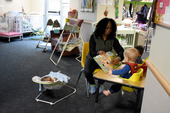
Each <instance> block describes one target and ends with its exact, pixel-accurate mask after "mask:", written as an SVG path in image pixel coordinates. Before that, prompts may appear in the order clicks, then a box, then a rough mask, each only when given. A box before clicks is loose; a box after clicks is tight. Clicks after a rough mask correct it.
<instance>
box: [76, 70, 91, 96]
mask: <svg viewBox="0 0 170 113" xmlns="http://www.w3.org/2000/svg"><path fill="white" fill-rule="evenodd" d="M83 71H84V68H83V69H81V71H80V74H79V76H78V79H77V82H76V85H78V82H79V80H80V77H81V75H82V72H83ZM85 82H86V91H87V97H89V90H88V81H87V79H86V77H85Z"/></svg>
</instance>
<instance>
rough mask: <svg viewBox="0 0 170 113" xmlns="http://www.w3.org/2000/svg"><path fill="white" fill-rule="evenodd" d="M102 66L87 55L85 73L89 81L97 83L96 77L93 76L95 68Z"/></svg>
mask: <svg viewBox="0 0 170 113" xmlns="http://www.w3.org/2000/svg"><path fill="white" fill-rule="evenodd" d="M97 68H100V67H99V65H98V64H97V63H96V61H95V60H94V59H93V58H92V57H91V56H89V55H87V57H86V61H85V67H84V74H85V77H86V78H87V81H88V82H89V83H90V84H95V81H94V78H93V72H94V70H95V69H97Z"/></svg>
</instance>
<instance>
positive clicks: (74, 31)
mask: <svg viewBox="0 0 170 113" xmlns="http://www.w3.org/2000/svg"><path fill="white" fill-rule="evenodd" d="M65 30H68V31H70V34H69V36H68V38H67V41H66V42H61V39H62V37H63V33H64V31H65ZM77 33H79V37H80V38H81V42H80V43H79V44H75V45H72V47H73V48H72V49H74V48H75V47H79V46H80V44H81V43H82V42H83V43H84V41H83V38H82V35H81V32H80V27H78V26H77V24H75V25H69V23H66V24H65V26H64V29H63V31H62V33H61V34H60V37H59V39H58V41H57V43H56V45H55V47H54V49H53V51H52V54H51V56H50V60H51V61H52V62H53V63H54V65H56V66H57V65H58V63H59V62H60V60H61V57H62V55H63V53H64V51H67V49H66V48H67V46H68V45H67V44H68V42H69V40H70V38H71V36H73V37H76V34H77ZM79 37H78V38H79ZM60 42H61V43H64V47H63V49H62V52H61V54H60V57H59V59H58V61H57V63H56V62H55V61H54V60H53V59H52V57H53V54H54V52H55V50H56V48H57V45H58V44H59V43H60ZM72 49H71V50H72ZM71 50H68V51H71ZM79 57H80V56H78V57H76V60H78V58H79ZM78 61H79V60H78Z"/></svg>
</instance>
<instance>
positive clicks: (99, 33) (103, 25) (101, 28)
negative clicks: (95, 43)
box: [94, 18, 117, 38]
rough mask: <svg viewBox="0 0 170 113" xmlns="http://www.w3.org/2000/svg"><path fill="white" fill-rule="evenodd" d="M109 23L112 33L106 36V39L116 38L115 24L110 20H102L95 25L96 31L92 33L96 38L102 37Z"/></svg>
mask: <svg viewBox="0 0 170 113" xmlns="http://www.w3.org/2000/svg"><path fill="white" fill-rule="evenodd" d="M109 22H111V24H112V32H111V33H110V34H109V35H108V37H112V38H113V36H116V31H117V25H116V22H115V21H114V20H113V19H112V18H103V19H101V20H100V21H99V22H98V23H97V25H96V29H95V31H94V34H95V35H96V37H98V36H100V37H102V35H103V34H104V33H105V29H106V27H107V24H108V23H109Z"/></svg>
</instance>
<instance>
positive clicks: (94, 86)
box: [88, 84, 96, 94]
mask: <svg viewBox="0 0 170 113" xmlns="http://www.w3.org/2000/svg"><path fill="white" fill-rule="evenodd" d="M88 90H89V93H90V94H94V93H95V92H96V85H95V84H94V85H91V84H88Z"/></svg>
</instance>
